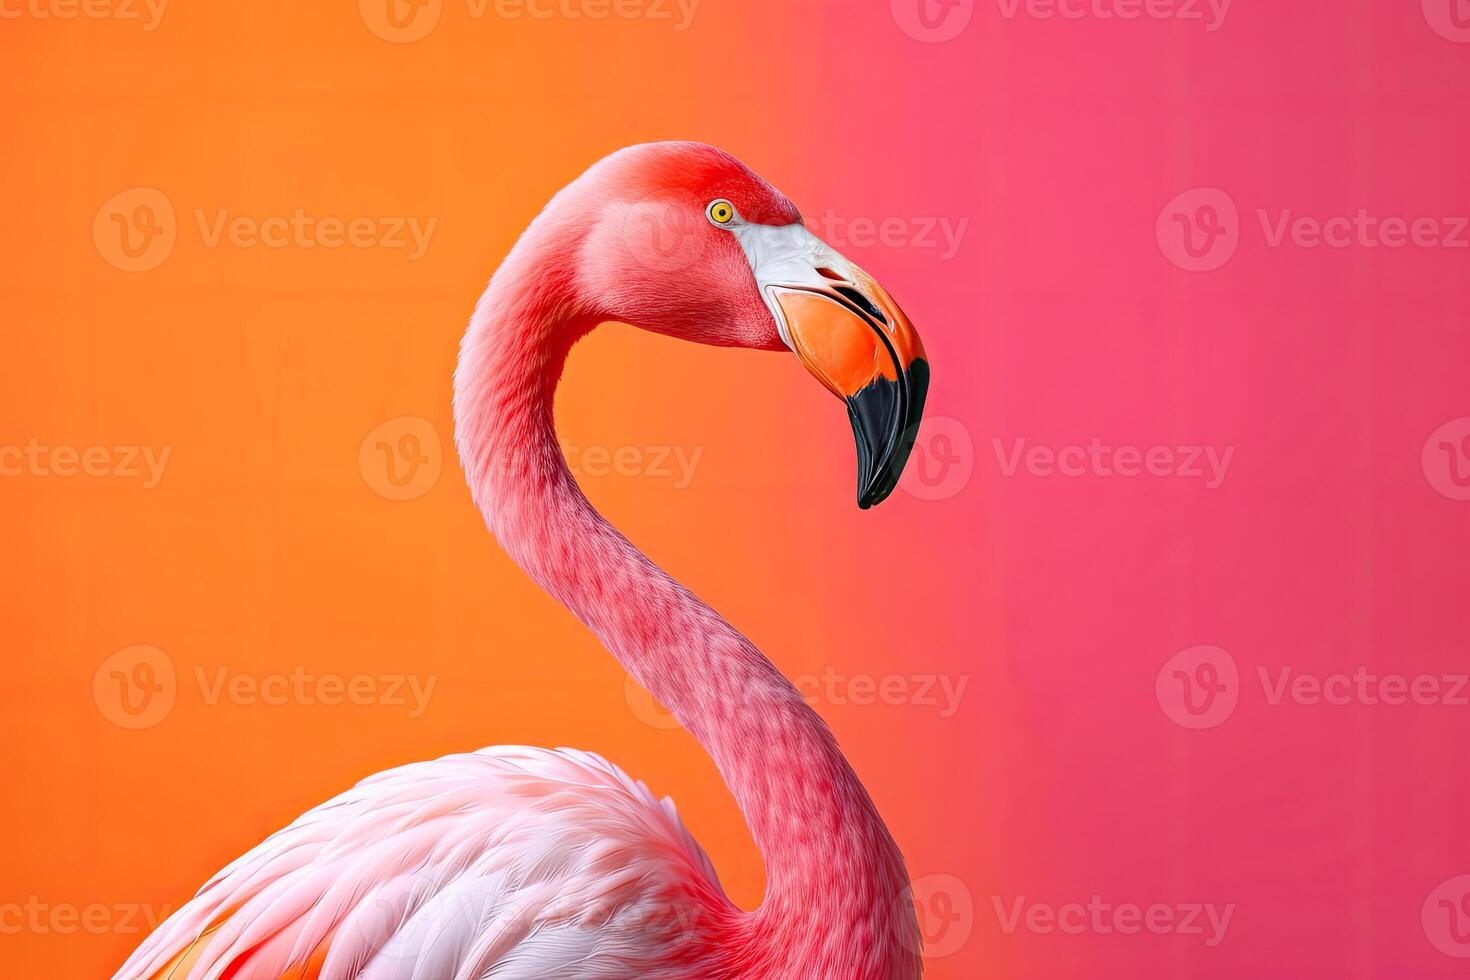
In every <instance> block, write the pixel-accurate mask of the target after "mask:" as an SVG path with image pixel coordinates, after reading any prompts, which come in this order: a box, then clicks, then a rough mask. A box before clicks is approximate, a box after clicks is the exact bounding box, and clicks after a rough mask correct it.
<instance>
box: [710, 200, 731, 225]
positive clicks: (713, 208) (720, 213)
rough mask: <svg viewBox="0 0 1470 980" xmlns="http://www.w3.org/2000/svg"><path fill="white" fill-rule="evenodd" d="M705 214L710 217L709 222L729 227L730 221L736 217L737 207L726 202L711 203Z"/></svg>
mask: <svg viewBox="0 0 1470 980" xmlns="http://www.w3.org/2000/svg"><path fill="white" fill-rule="evenodd" d="M705 213H706V214H708V215H709V220H711V221H713V222H714V223H715V224H717V225H728V224H729V223H730V219H732V218H734V217H735V206H734V205H733V204H731V203H730V202H729V201H725V200H720V201H711V202H710V205H709V207H708V208H707V209H706V211H705Z"/></svg>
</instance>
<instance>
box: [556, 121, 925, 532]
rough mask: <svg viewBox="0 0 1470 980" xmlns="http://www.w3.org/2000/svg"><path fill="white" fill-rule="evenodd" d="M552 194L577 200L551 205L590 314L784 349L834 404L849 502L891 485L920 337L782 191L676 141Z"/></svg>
mask: <svg viewBox="0 0 1470 980" xmlns="http://www.w3.org/2000/svg"><path fill="white" fill-rule="evenodd" d="M564 193H566V194H569V195H571V196H572V197H573V198H574V199H575V201H574V204H573V206H571V207H568V208H566V209H564V211H563V213H574V214H576V215H578V218H577V221H578V222H579V227H578V229H577V231H579V232H580V234H578V235H577V237H578V239H579V241H580V247H579V255H578V258H579V262H578V263H577V265H576V269H577V272H576V275H577V285H578V287H579V288H578V290H577V291H578V293H579V294H580V295H581V296H584V297H591V299H589V300H588V302H589V303H590V304H592V305H593V306H594V307H595V308H594V310H593V314H594V316H595V317H596V318H600V319H609V320H619V321H622V322H624V323H630V324H633V325H634V326H638V327H642V328H645V329H648V330H653V331H656V332H658V333H665V334H670V335H673V336H678V337H682V338H684V339H687V340H694V341H698V342H701V343H707V344H718V345H722V346H728V347H748V348H755V349H761V350H790V351H792V352H794V353H795V354H796V356H797V358H798V359H799V360H800V361H801V363H802V364H803V365H805V367H806V368H807V370H808V371H810V372H811V374H812V375H813V376H814V377H816V379H817V380H818V381H820V382H821V383H822V384H823V386H825V387H826V388H827V389H828V390H829V391H831V392H832V393H833V394H834V395H836V396H837V397H838V398H840V399H842V400H843V401H844V402H845V403H846V406H847V412H848V417H849V420H850V421H851V423H852V428H853V436H854V438H855V441H856V443H857V454H858V489H857V498H858V506H859V507H862V508H868V507H871V506H873V505H874V504H877V503H879V502H880V501H882V500H883V499H884V498H886V497H887V496H888V495H889V494H890V493H892V492H893V488H894V487H895V486H897V484H898V478H899V475H900V474H901V473H902V471H903V467H904V463H905V462H906V461H907V459H908V455H909V451H910V450H911V449H912V448H913V444H914V439H915V437H916V436H917V434H918V428H919V419H920V416H921V414H922V412H923V408H924V398H925V395H926V393H927V391H928V385H929V364H928V360H927V359H926V357H925V354H924V347H923V344H922V343H921V342H920V341H919V337H918V334H917V333H915V332H914V328H913V324H911V323H910V322H909V319H908V317H907V316H906V315H905V314H904V312H903V310H902V309H900V308H899V306H898V304H897V303H896V302H895V301H894V299H893V297H892V296H890V295H889V294H888V292H887V291H886V290H885V289H884V288H883V287H882V286H880V285H879V284H878V282H877V281H876V280H875V279H873V277H872V276H870V275H868V274H867V273H866V272H864V271H863V270H862V269H860V268H859V267H858V266H857V265H856V264H854V263H853V262H850V261H849V260H847V259H846V258H844V257H843V256H842V255H841V254H840V253H839V252H837V250H836V249H834V248H832V247H831V246H830V245H828V244H827V243H826V242H824V241H822V240H821V239H820V238H818V237H817V236H816V235H814V234H812V233H811V232H810V231H808V230H807V228H806V227H805V226H804V225H803V224H802V221H801V214H800V213H799V212H798V211H797V210H796V207H795V206H794V205H792V203H791V202H790V201H789V200H787V198H786V197H785V196H784V195H782V194H781V193H780V192H779V191H777V190H776V189H775V188H773V187H772V186H771V185H770V184H768V183H766V182H765V181H764V180H762V179H761V178H760V177H758V176H757V175H756V174H755V173H753V172H752V171H750V170H749V169H747V168H746V167H745V166H744V165H743V164H741V163H740V162H739V161H738V160H736V159H735V158H734V157H732V156H730V155H729V154H727V153H724V152H723V151H721V150H717V149H715V148H714V147H711V146H706V145H704V144H702V143H683V142H678V143H647V144H643V145H640V146H634V147H629V148H627V149H624V150H620V151H618V152H617V153H614V154H612V155H611V156H609V157H607V158H605V159H604V160H602V161H601V162H599V163H598V164H596V165H594V166H593V167H592V169H590V170H589V171H588V172H587V173H586V174H584V175H583V177H582V178H581V179H579V180H578V181H576V182H575V183H574V184H572V185H571V186H570V187H568V188H567V191H566V192H564ZM559 210H561V209H559ZM589 215H590V217H589Z"/></svg>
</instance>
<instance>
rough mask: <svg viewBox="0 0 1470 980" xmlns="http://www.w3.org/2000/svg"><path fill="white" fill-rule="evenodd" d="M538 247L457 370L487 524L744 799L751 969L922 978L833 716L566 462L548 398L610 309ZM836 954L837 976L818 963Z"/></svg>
mask: <svg viewBox="0 0 1470 980" xmlns="http://www.w3.org/2000/svg"><path fill="white" fill-rule="evenodd" d="M525 246H526V242H525V241H523V242H522V243H521V245H518V246H517V248H516V249H515V250H514V251H513V252H512V254H511V256H510V257H509V258H508V259H507V260H506V262H505V264H504V265H503V266H502V268H501V270H500V271H499V272H498V273H497V274H496V277H495V279H494V280H492V282H491V284H490V287H489V289H487V291H486V293H485V295H484V296H483V297H482V299H481V301H480V304H479V306H478V308H477V309H476V312H475V315H474V317H473V319H472V321H471V324H470V328H469V331H468V332H467V334H466V335H465V339H464V343H463V345H462V348H461V352H460V362H459V366H458V368H457V370H456V373H455V396H454V407H455V437H456V442H457V444H458V447H459V452H460V456H461V459H462V460H463V462H464V466H465V469H466V473H467V476H468V479H469V484H470V488H471V492H472V494H473V496H474V498H475V501H476V503H477V505H478V506H479V507H480V508H481V510H482V512H483V513H484V515H485V520H486V523H487V524H488V526H489V528H490V530H491V531H492V532H493V533H494V534H495V536H496V537H497V538H498V539H499V541H500V543H501V545H502V546H503V547H504V548H505V550H506V551H507V552H508V553H509V554H510V556H511V558H512V559H513V560H515V562H516V563H517V564H518V565H520V566H521V568H523V569H524V570H525V571H526V572H527V573H528V574H529V575H530V576H531V577H532V578H533V579H534V580H535V581H536V582H537V583H539V584H540V585H541V586H542V587H543V588H544V589H546V591H547V592H549V593H550V594H551V595H552V596H554V597H555V598H556V599H557V600H559V601H560V602H562V603H563V604H564V605H566V606H567V607H568V608H569V609H570V610H571V611H572V612H573V613H574V614H575V615H576V616H577V617H578V618H579V619H581V620H582V622H584V623H586V624H587V626H588V627H589V628H590V629H592V631H593V632H594V633H596V634H597V635H598V637H599V638H601V640H602V642H603V643H604V644H605V645H606V646H607V648H608V649H609V650H610V651H611V652H612V653H613V655H614V656H616V657H617V659H618V660H619V661H620V662H621V663H622V664H623V666H624V667H625V668H626V669H627V670H628V671H629V672H630V673H631V674H632V675H633V677H634V678H635V679H636V680H637V681H638V682H639V683H640V684H642V685H643V686H644V687H645V688H646V689H647V690H648V691H649V692H650V693H651V694H653V696H654V697H656V698H657V699H658V700H659V701H660V702H661V703H662V704H664V705H665V706H667V707H668V708H669V710H670V711H672V712H673V714H674V716H675V717H677V718H678V720H679V721H680V723H681V724H683V726H684V727H685V728H686V729H688V731H689V732H690V733H691V734H693V735H694V737H695V738H696V739H697V740H698V741H699V743H700V744H701V745H702V746H703V747H704V749H705V750H706V751H707V752H708V753H709V754H710V756H711V757H712V758H713V760H714V762H715V765H716V766H717V767H718V769H719V772H720V774H721V776H722V777H723V778H724V780H725V782H726V784H727V785H728V787H729V788H730V791H731V792H732V793H733V794H734V796H735V799H736V801H737V802H738V804H739V806H740V808H741V811H742V812H743V813H744V815H745V819H746V821H747V823H748V825H749V827H750V830H751V833H752V835H753V836H754V838H755V841H756V844H757V846H758V847H759V848H760V851H761V855H762V857H763V859H764V862H765V869H766V878H767V886H766V895H765V898H764V900H763V902H762V904H761V907H760V909H759V910H757V911H756V912H753V913H750V914H748V915H743V916H739V917H738V918H739V921H740V925H739V928H738V935H737V936H736V937H734V938H732V940H731V941H732V943H739V944H741V945H742V946H743V947H744V949H743V951H742V952H741V953H740V956H741V959H742V962H744V963H745V964H747V966H748V967H752V968H753V967H755V966H756V965H757V964H759V966H760V967H761V968H762V970H761V971H757V972H750V973H748V975H761V974H762V972H765V971H769V975H779V974H780V971H781V969H783V968H785V967H791V968H793V970H794V969H795V968H796V967H798V966H799V967H800V971H799V972H800V973H802V974H805V975H814V976H839V975H844V976H854V977H865V978H866V977H873V978H880V977H881V978H887V977H908V976H916V975H917V972H916V970H917V967H916V963H917V958H916V956H915V955H914V953H913V949H914V948H915V947H914V946H913V944H912V943H910V942H909V941H908V940H909V937H910V933H909V932H908V931H906V930H911V929H912V923H911V909H910V908H909V906H908V905H907V903H906V900H905V896H904V894H903V893H904V890H905V888H906V885H907V876H906V874H905V872H904V868H903V862H902V858H901V857H900V855H899V852H898V849H897V847H896V846H895V845H894V843H893V841H892V838H891V837H890V836H889V834H888V832H887V830H886V829H885V828H884V826H883V823H882V821H881V819H880V818H879V817H878V815H877V813H876V811H875V809H874V807H873V804H872V802H871V801H870V799H869V798H868V795H867V793H866V792H865V791H864V789H863V787H862V786H861V784H860V783H859V782H858V779H857V777H856V776H855V775H854V773H853V771H852V769H851V768H850V767H849V765H848V764H847V761H846V760H845V759H844V758H843V756H842V754H841V752H840V751H839V750H838V748H837V745H836V742H835V740H834V739H833V737H832V735H831V733H830V732H829V731H828V729H827V727H826V726H825V724H823V722H822V721H821V719H820V718H819V717H818V716H817V714H816V713H815V712H814V711H812V709H811V708H810V707H809V706H808V705H807V704H806V703H805V702H804V701H803V700H802V698H801V697H800V695H799V694H798V693H797V691H796V690H795V688H794V687H792V685H791V684H790V683H789V682H788V681H787V680H786V679H785V678H784V677H783V676H782V675H781V674H780V672H779V671H778V670H777V669H776V668H775V666H774V665H773V664H772V663H771V662H770V661H769V660H767V659H766V658H765V657H764V656H763V655H762V654H761V653H760V651H759V650H757V649H756V648H755V646H754V645H753V644H751V642H750V641H749V640H747V639H746V638H745V637H744V636H742V635H741V634H740V633H739V632H738V631H737V630H735V629H734V628H733V627H732V626H730V624H729V623H727V622H726V621H725V620H724V619H723V618H722V617H721V616H720V615H719V614H718V613H716V612H715V611H714V610H713V609H711V608H710V607H709V606H707V605H705V604H704V603H703V602H701V601H700V600H699V599H698V598H697V597H696V596H695V595H694V594H693V593H691V592H690V591H689V590H688V589H686V588H684V587H683V586H682V585H680V584H679V583H677V582H676V581H674V580H673V579H672V578H671V577H670V576H669V575H667V574H666V573H664V572H663V571H662V570H661V569H659V568H658V567H657V566H655V565H654V564H653V562H651V561H650V560H649V559H648V558H646V557H645V556H644V555H643V554H642V553H641V552H640V551H639V550H638V549H637V548H635V547H633V545H632V544H630V543H629V542H628V540H627V539H626V538H625V537H623V535H622V534H620V533H619V532H618V531H617V530H616V529H615V528H614V527H613V526H612V525H611V524H609V523H608V522H607V521H606V520H605V519H604V518H603V517H602V516H601V515H600V514H598V513H597V511H596V510H595V509H594V508H593V507H592V505H591V504H590V503H589V502H588V501H587V499H586V497H585V496H584V495H583V494H582V491H581V489H580V488H579V487H578V486H577V483H576V481H575V479H574V478H573V477H572V475H571V473H570V471H569V470H568V468H567V464H566V460H565V458H564V456H563V454H562V452H561V449H560V446H559V444H558V441H557V438H556V431H555V426H554V422H553V414H552V403H553V396H554V393H555V389H556V385H557V381H558V379H559V378H560V376H561V371H562V366H563V364H564V362H565V360H566V357H567V354H568V353H569V351H570V349H571V347H572V345H573V344H574V343H575V342H576V341H577V340H578V339H579V338H580V337H581V336H583V335H584V334H585V333H587V332H588V331H589V330H590V329H592V327H593V326H595V325H596V322H597V320H598V318H597V316H596V315H595V314H594V313H593V312H591V311H587V310H583V309H580V308H579V306H578V304H577V303H576V302H575V300H568V299H567V298H566V295H565V293H563V292H562V290H561V289H560V287H559V286H558V284H557V283H556V282H554V281H547V280H545V279H544V278H543V277H541V276H537V275H534V274H532V273H533V272H534V270H537V269H546V268H553V269H554V268H557V266H556V264H554V263H542V262H536V261H535V260H534V259H533V258H532V257H531V256H529V255H527V254H526V252H527V251H529V250H528V249H527V248H525ZM569 291H570V290H567V292H569ZM824 963H826V964H827V965H828V966H829V967H830V968H831V969H832V970H834V971H836V972H825V971H823V970H821V969H818V970H817V972H815V973H811V972H809V971H810V970H811V969H812V968H814V967H820V966H821V965H822V964H824ZM743 975H744V974H743ZM787 975H798V973H797V972H792V973H789V974H787Z"/></svg>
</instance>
